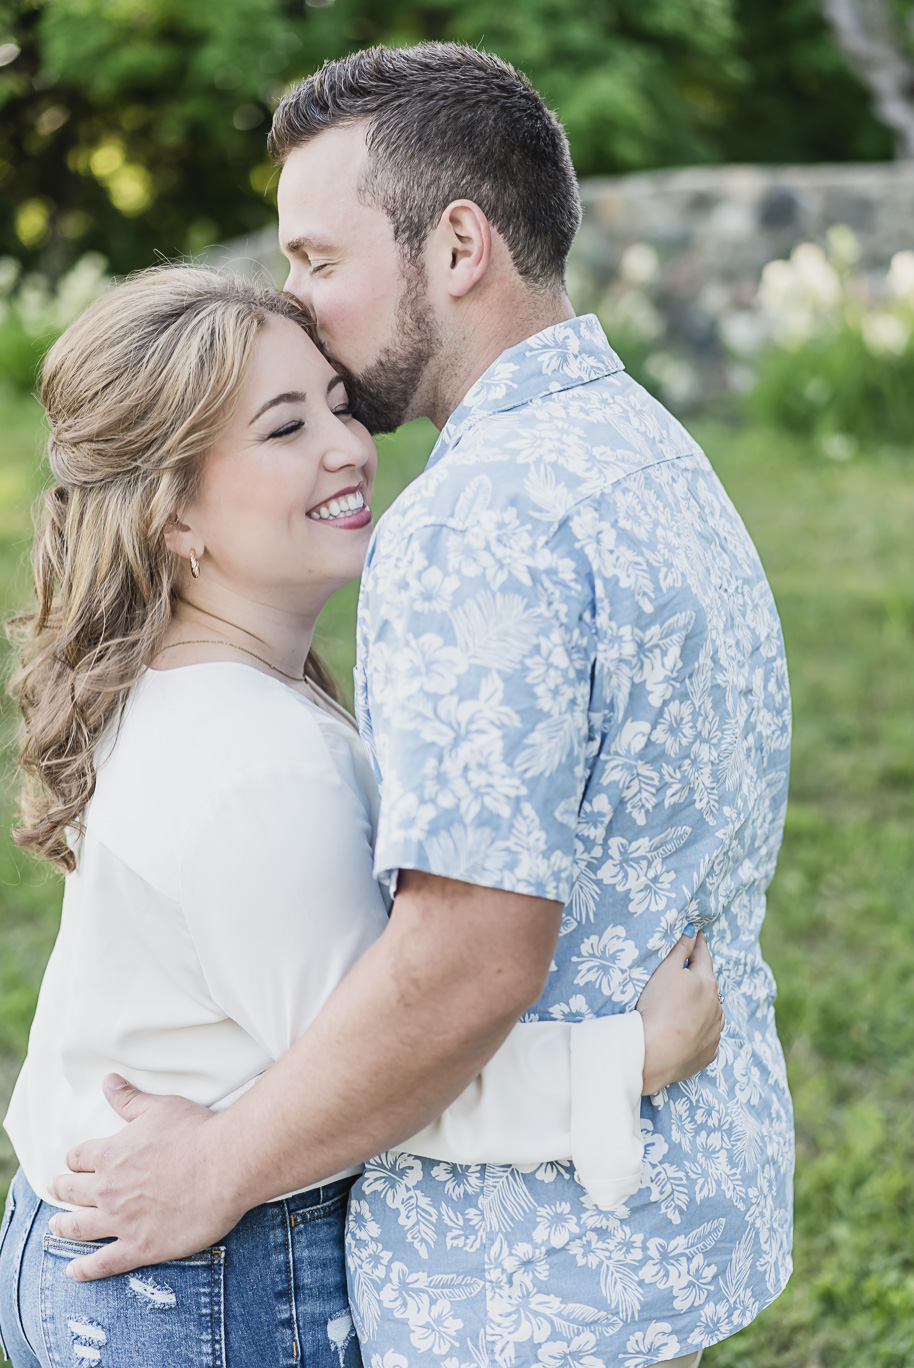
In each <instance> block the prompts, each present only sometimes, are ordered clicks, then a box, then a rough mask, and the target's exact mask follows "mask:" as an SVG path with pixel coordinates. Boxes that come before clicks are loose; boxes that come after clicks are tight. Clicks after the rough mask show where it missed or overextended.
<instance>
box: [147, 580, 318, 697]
mask: <svg viewBox="0 0 914 1368" xmlns="http://www.w3.org/2000/svg"><path fill="white" fill-rule="evenodd" d="M313 634H314V618H313V617H312V616H311V615H308V616H304V615H302V614H299V613H296V612H293V611H289V610H288V609H285V608H277V607H276V606H275V605H271V604H268V603H258V602H255V601H253V600H252V599H248V598H246V597H244V596H243V595H239V594H226V593H218V592H215V591H214V590H212V589H210V590H208V591H206V592H200V590H199V587H198V586H197V585H196V584H192V585H191V586H189V587H188V588H187V589H185V590H184V591H182V596H181V597H180V598H178V599H177V600H176V602H175V611H174V615H173V617H172V620H171V623H170V625H169V627H168V630H167V632H166V634H165V640H164V642H163V644H162V645H163V654H162V656H161V658H157V660H156V665H157V666H158V667H160V668H165V669H169V668H174V667H176V666H178V665H180V664H190V663H194V664H195V663H197V662H198V661H199V662H202V661H213V660H241V661H243V662H244V663H246V664H250V665H251V666H253V667H255V668H259V669H261V670H262V671H263V672H264V673H266V674H273V675H275V676H277V677H280V678H283V679H285V680H286V682H289V683H292V682H294V683H299V682H300V681H301V680H302V679H303V677H304V667H305V661H306V659H307V657H308V652H309V651H310V649H311V640H312V637H313Z"/></svg>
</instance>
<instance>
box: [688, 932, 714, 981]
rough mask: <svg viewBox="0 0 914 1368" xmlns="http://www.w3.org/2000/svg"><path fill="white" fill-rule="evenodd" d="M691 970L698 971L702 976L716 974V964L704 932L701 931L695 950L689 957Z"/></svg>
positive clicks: (696, 939)
mask: <svg viewBox="0 0 914 1368" xmlns="http://www.w3.org/2000/svg"><path fill="white" fill-rule="evenodd" d="M689 968H690V969H695V970H697V971H698V973H700V974H710V975H712V976H713V974H714V963H713V961H712V959H711V951H710V949H709V947H708V942H707V940H706V939H705V933H704V931H699V933H698V935H697V936H696V937H695V948H694V950H693V951H692V954H691V955H690V957H689Z"/></svg>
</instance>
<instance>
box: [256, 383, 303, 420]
mask: <svg viewBox="0 0 914 1368" xmlns="http://www.w3.org/2000/svg"><path fill="white" fill-rule="evenodd" d="M307 398H308V396H307V394H305V392H304V390H287V391H286V393H285V394H277V395H276V397H275V398H274V399H268V400H267V402H266V403H265V404H264V405H263V407H262V408H259V409H258V410H257V412H256V413H255V414H254V417H253V418H252V419H251V422H250V423H248V427H250V426H251V423H256V422H257V419H258V418H260V417H262V416H263V414H265V413H266V411H267V409H271V408H275V407H276V405H277V404H304V403H305V401H306V400H307Z"/></svg>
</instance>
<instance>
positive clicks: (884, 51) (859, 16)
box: [821, 0, 914, 159]
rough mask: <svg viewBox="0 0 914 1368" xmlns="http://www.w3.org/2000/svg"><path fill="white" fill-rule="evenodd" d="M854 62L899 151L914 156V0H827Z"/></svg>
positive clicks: (828, 14) (826, 8)
mask: <svg viewBox="0 0 914 1368" xmlns="http://www.w3.org/2000/svg"><path fill="white" fill-rule="evenodd" d="M821 4H822V8H823V10H824V12H825V15H826V17H827V18H828V21H829V23H830V24H831V26H832V28H833V30H834V32H835V36H836V38H837V39H838V42H839V43H840V44H841V46H842V47H843V48H844V51H845V52H846V53H847V55H848V58H849V60H850V63H851V66H852V67H853V68H854V70H855V71H856V72H857V73H858V75H859V76H860V78H861V80H863V81H864V82H865V83H866V85H867V86H868V88H869V90H870V91H871V93H872V96H873V103H874V104H875V107H876V109H877V110H878V112H879V115H880V117H881V118H882V120H883V122H884V123H886V124H888V126H889V128H891V129H892V130H893V131H894V133H895V137H896V142H897V148H898V155H899V157H904V158H908V159H909V158H914V4H912V3H911V0H821Z"/></svg>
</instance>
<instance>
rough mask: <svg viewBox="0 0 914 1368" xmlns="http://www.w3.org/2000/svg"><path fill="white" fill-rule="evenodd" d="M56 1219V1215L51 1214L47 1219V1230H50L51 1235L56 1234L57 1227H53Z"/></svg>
mask: <svg viewBox="0 0 914 1368" xmlns="http://www.w3.org/2000/svg"><path fill="white" fill-rule="evenodd" d="M56 1220H57V1217H56V1216H52V1217H51V1219H50V1220H49V1221H48V1230H49V1231H50V1232H51V1234H52V1235H56V1234H57V1229H56V1227H55V1225H54V1222H55V1221H56Z"/></svg>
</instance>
